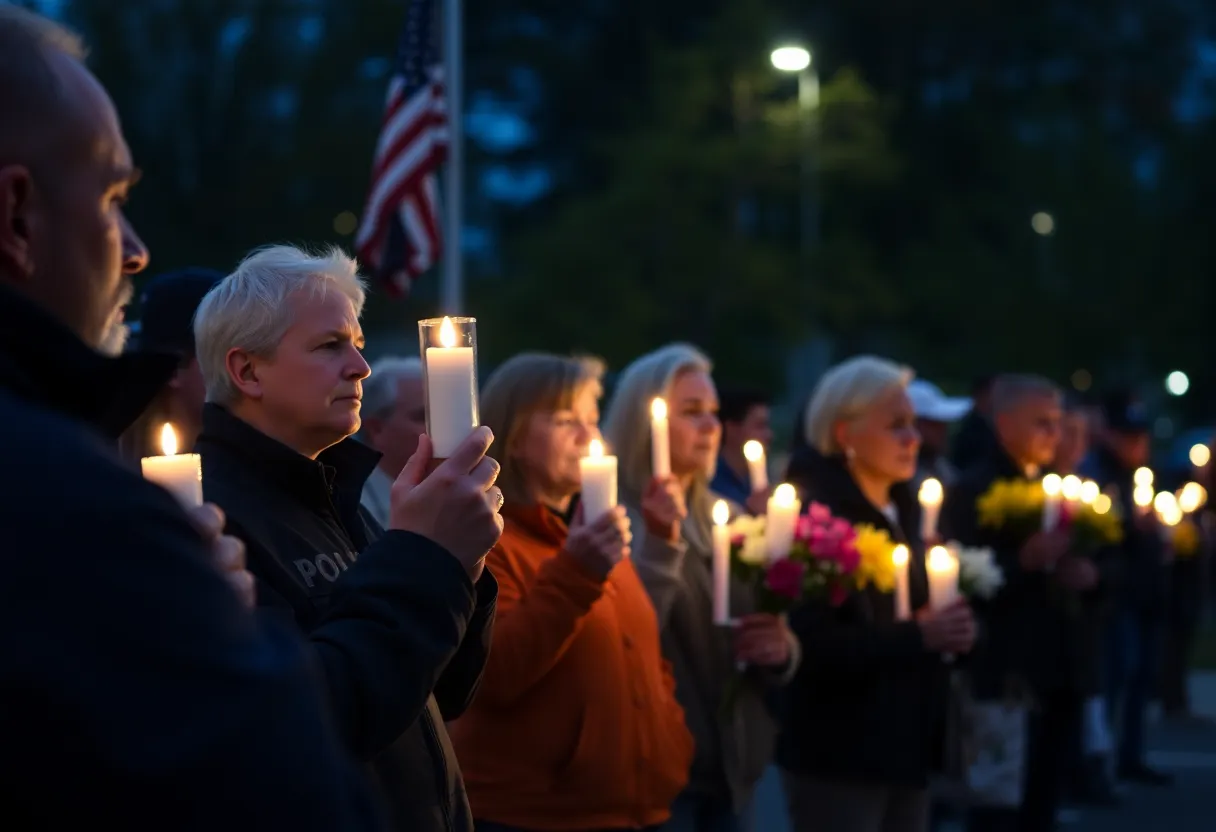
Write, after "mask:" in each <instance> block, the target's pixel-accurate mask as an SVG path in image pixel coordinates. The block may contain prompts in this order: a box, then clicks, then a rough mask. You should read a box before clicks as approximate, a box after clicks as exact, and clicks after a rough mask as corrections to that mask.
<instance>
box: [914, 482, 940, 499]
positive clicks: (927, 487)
mask: <svg viewBox="0 0 1216 832" xmlns="http://www.w3.org/2000/svg"><path fill="white" fill-rule="evenodd" d="M917 497H918V498H919V499H920V504H921V505H922V506H936V505H941V502H942V484H941V481H940V480H937V479H934V478H933V477H929V479H927V480H925V481H924V482H922V483H921V484H920V492H919V494H918V495H917Z"/></svg>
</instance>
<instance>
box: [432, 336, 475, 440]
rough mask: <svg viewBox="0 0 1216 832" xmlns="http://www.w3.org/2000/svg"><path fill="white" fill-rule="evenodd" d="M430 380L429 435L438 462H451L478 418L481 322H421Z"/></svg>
mask: <svg viewBox="0 0 1216 832" xmlns="http://www.w3.org/2000/svg"><path fill="white" fill-rule="evenodd" d="M418 337H419V340H420V341H421V346H422V372H423V375H424V377H425V381H426V432H427V434H428V435H429V436H430V437H431V444H432V445H433V446H434V455H435V459H447V458H448V457H449V456H451V455H452V453H453V452H454V451H455V450H456V447H457V446H458V445H459V444H460V443H461V442H463V441H464V440H465V439H467V438H468V436H469V434H470V433H472V432H473V431H474V429H476V427H477V423H478V415H477V319H476V318H448V317H445V318H443V319H442V320H440V319H438V318H428V319H427V320H425V321H419V322H418Z"/></svg>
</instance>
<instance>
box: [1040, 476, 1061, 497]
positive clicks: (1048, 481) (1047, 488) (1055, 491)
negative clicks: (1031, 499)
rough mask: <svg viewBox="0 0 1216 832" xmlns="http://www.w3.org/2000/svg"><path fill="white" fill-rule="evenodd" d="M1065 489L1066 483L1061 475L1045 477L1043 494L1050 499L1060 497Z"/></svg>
mask: <svg viewBox="0 0 1216 832" xmlns="http://www.w3.org/2000/svg"><path fill="white" fill-rule="evenodd" d="M1063 488H1064V481H1063V480H1062V479H1060V475H1059V474H1048V475H1047V476H1045V477H1043V493H1044V494H1046V495H1047V496H1048V497H1058V496H1059V495H1060V491H1061V490H1062V489H1063Z"/></svg>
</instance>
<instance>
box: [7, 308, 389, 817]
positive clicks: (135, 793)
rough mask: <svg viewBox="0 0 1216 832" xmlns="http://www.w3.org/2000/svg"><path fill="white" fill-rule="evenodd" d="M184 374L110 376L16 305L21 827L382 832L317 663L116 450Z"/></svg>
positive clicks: (13, 647)
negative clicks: (130, 423)
mask: <svg viewBox="0 0 1216 832" xmlns="http://www.w3.org/2000/svg"><path fill="white" fill-rule="evenodd" d="M175 364H176V361H175V359H173V358H169V359H167V360H160V359H149V358H147V357H143V356H141V357H138V358H134V357H130V356H128V357H124V358H122V359H110V358H104V357H102V356H100V355H99V354H97V353H95V352H93V351H92V350H90V349H89V348H88V347H86V346H85V345H84V344H83V343H81V342H80V341H79V340H78V339H77V338H76V337H75V336H74V335H73V334H71V333H70V332H69V331H68V330H67V329H65V328H64V327H63V326H62V325H60V324H59V323H58V322H57V321H55V320H53V319H52V318H51V317H50V316H49V315H47V314H46V313H45V312H43V311H42V310H41V309H39V308H37V307H36V306H34V305H33V304H31V303H29V302H28V301H26V300H25V299H24V298H21V297H19V296H17V295H15V294H13V293H11V292H10V291H9V290H7V289H2V288H0V424H2V425H4V430H3V431H0V456H2V458H3V459H4V461H5V465H6V466H7V469H8V471H9V472H10V476H9V477H8V478H7V479H6V483H7V486H6V487H5V489H4V493H3V499H2V500H0V528H3V530H4V535H5V545H4V547H3V550H0V561H2V563H3V566H2V569H3V574H4V580H3V581H0V737H3V741H2V742H0V803H2V804H3V805H4V807H5V815H6V817H7V818H8V819H9V821H10V823H11V825H12V826H13V828H21V829H73V828H81V827H82V826H83V825H85V820H84V818H87V819H88V823H91V824H95V825H100V826H105V827H110V828H114V829H123V830H128V832H162V830H166V829H174V830H207V831H208V832H211V830H216V829H224V830H233V832H236V830H249V832H253V830H265V829H267V828H271V827H274V828H282V829H291V830H293V832H305V830H316V832H332V830H335V829H342V830H347V829H349V830H367V829H379V828H380V826H379V824H378V820H377V815H378V811H377V809H376V807H375V804H374V800H373V798H372V795H371V794H370V792H369V790H367V789H366V784H365V782H364V777H363V776H362V774H361V773H360V772H359V771H358V769H357V768H356V767H355V766H354V765H353V764H352V762H351V761H349V760H348V758H347V755H346V753H345V751H343V749H342V747H341V744H340V742H339V739H338V736H337V734H336V732H335V730H334V728H333V725H332V723H331V719H330V717H329V715H328V709H327V708H326V707H325V703H324V702H323V696H322V693H321V686H320V684H319V679H318V678H317V675H316V673H315V671H314V668H313V664H312V661H311V656H310V655H309V653H308V652H307V650H306V649H305V648H304V645H303V644H302V643H301V642H300V640H299V638H298V637H297V636H296V635H295V634H294V633H292V632H291V631H290V630H288V629H286V628H282V627H280V626H276V625H274V624H273V623H269V622H267V623H265V624H262V623H260V622H259V621H258V620H257V619H256V618H255V617H254V616H252V615H250V614H249V613H248V611H246V610H244V609H243V608H242V606H241V604H240V602H239V601H238V599H237V597H236V594H235V593H234V592H233V590H232V588H231V587H230V585H229V584H228V583H227V581H225V580H224V579H223V577H221V575H220V574H219V573H218V572H217V571H216V568H215V566H214V564H213V561H212V552H211V551H210V549H209V548H208V546H207V545H206V544H205V543H204V541H203V540H202V539H201V538H200V537H199V535H198V533H197V531H195V529H194V527H193V525H192V524H191V522H190V520H189V518H188V517H187V515H186V513H185V512H184V511H183V509H182V508H181V506H180V505H179V504H178V502H177V501H176V500H175V499H174V498H173V497H172V496H170V494H169V493H168V492H167V491H165V490H163V489H161V488H159V487H157V486H155V485H153V484H152V483H149V482H147V481H145V480H144V479H143V478H142V477H140V476H139V475H138V474H137V473H135V472H134V471H132V470H131V469H130V468H129V466H127V465H124V464H123V463H122V462H121V461H120V460H119V459H118V457H117V455H116V454H115V453H114V451H113V449H112V447H111V445H110V442H109V439H108V437H113V436H115V435H117V434H118V433H120V432H121V430H122V429H123V428H124V427H125V423H124V422H123V418H124V415H123V412H122V411H125V418H128V419H129V418H133V417H134V416H135V415H137V414H138V412H139V411H140V410H141V409H142V407H143V406H144V405H146V403H147V400H148V398H150V397H151V395H152V394H154V393H155V391H156V390H158V389H159V388H160V387H161V385H163V384H164V383H165V381H167V379H168V377H169V374H170V373H171V372H172V370H173V367H174V365H175ZM141 396H143V397H144V398H143V400H142V401H140V398H141Z"/></svg>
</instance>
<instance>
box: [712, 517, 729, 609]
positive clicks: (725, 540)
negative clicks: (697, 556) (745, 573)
mask: <svg viewBox="0 0 1216 832" xmlns="http://www.w3.org/2000/svg"><path fill="white" fill-rule="evenodd" d="M713 521H714V528H713V534H714V541H713V542H714V553H713V555H714V563H713V567H714V624H716V625H718V626H719V627H725V626H728V625H729V624H730V527H729V526H728V525H727V523H729V522H730V507H729V506H727V505H726V501H725V500H718V501H717V502H716V503H714V508H713Z"/></svg>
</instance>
